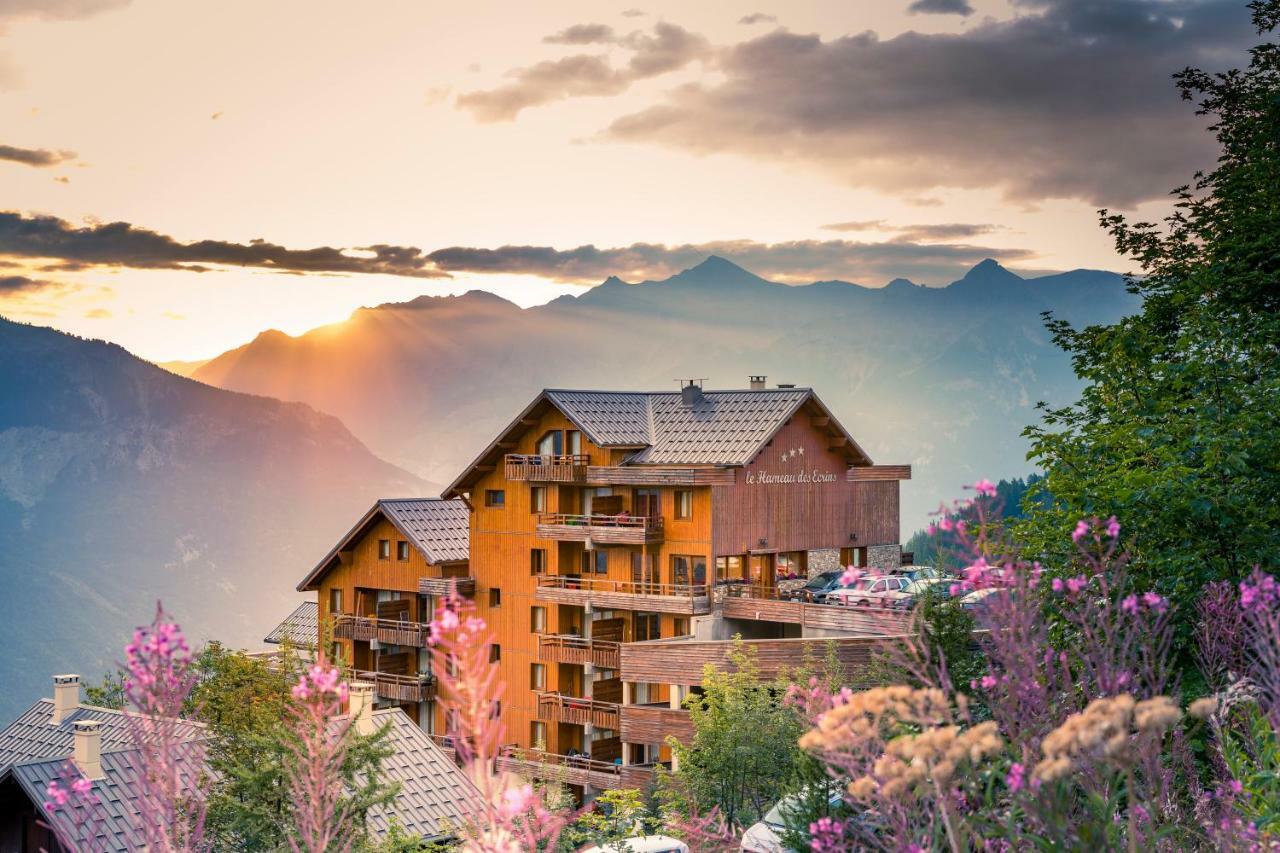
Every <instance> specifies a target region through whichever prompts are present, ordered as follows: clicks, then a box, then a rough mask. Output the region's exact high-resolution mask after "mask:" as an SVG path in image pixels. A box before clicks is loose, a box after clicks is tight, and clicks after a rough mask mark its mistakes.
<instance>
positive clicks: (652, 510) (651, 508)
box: [631, 489, 662, 518]
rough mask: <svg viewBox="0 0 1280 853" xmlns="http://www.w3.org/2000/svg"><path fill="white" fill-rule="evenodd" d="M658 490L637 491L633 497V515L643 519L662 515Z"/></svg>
mask: <svg viewBox="0 0 1280 853" xmlns="http://www.w3.org/2000/svg"><path fill="white" fill-rule="evenodd" d="M660 494H661V493H660V492H659V491H658V490H657V489H636V490H635V492H634V494H633V495H632V501H631V510H632V512H631V514H632V515H638V516H641V517H642V518H657V517H658V516H660V515H662V506H661V502H660V501H659V500H658V496H659V495H660Z"/></svg>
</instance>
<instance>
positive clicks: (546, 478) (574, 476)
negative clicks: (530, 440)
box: [502, 453, 591, 483]
mask: <svg viewBox="0 0 1280 853" xmlns="http://www.w3.org/2000/svg"><path fill="white" fill-rule="evenodd" d="M590 462H591V457H589V456H587V455H586V454H582V453H569V454H560V455H556V456H549V455H542V454H537V453H533V454H530V453H508V454H507V455H506V457H504V459H503V460H502V472H503V475H504V476H506V478H507V479H508V480H514V481H524V482H529V483H581V482H583V481H584V480H585V479H586V473H587V465H588V464H589V463H590Z"/></svg>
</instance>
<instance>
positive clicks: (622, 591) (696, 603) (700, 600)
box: [534, 575, 711, 616]
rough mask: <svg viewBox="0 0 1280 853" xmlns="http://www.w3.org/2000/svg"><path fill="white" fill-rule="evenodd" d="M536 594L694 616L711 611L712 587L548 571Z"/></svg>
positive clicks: (541, 597) (606, 607)
mask: <svg viewBox="0 0 1280 853" xmlns="http://www.w3.org/2000/svg"><path fill="white" fill-rule="evenodd" d="M534 597H535V598H537V599H538V600H540V601H554V602H557V603H560V604H576V605H579V606H581V605H586V604H590V605H591V606H592V607H598V608H601V609H604V610H644V611H647V612H651V613H677V614H682V615H690V616H701V615H703V614H706V613H710V612H711V595H710V588H709V587H708V586H706V585H705V584H662V583H636V582H633V581H611V580H604V579H597V578H579V577H570V576H568V575H545V576H543V577H540V578H538V589H537V592H536V593H535V595H534Z"/></svg>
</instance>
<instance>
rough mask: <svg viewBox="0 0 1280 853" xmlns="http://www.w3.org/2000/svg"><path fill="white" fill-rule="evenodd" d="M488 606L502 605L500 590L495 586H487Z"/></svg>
mask: <svg viewBox="0 0 1280 853" xmlns="http://www.w3.org/2000/svg"><path fill="white" fill-rule="evenodd" d="M489 606H490V607H501V606H502V590H500V589H498V588H497V587H496V586H491V587H489Z"/></svg>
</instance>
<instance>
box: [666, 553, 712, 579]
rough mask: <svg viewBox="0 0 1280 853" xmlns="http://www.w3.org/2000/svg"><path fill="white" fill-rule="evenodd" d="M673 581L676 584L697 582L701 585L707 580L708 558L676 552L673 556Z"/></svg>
mask: <svg viewBox="0 0 1280 853" xmlns="http://www.w3.org/2000/svg"><path fill="white" fill-rule="evenodd" d="M671 582H672V583H674V584H695V585H697V586H701V585H702V584H705V583H706V582H707V558H706V557H698V556H690V555H685V554H675V555H673V556H672V557H671Z"/></svg>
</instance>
